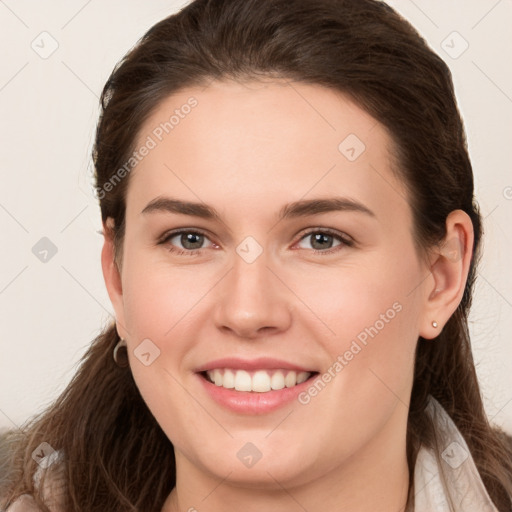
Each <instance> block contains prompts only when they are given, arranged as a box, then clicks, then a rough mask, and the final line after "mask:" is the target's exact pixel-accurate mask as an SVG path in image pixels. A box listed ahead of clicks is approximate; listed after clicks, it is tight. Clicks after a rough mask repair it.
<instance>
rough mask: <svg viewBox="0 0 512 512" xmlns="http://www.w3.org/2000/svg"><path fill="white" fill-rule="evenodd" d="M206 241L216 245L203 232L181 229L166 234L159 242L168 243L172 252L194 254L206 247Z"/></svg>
mask: <svg viewBox="0 0 512 512" xmlns="http://www.w3.org/2000/svg"><path fill="white" fill-rule="evenodd" d="M205 241H209V242H210V245H211V246H214V244H213V243H212V242H211V241H210V240H209V238H208V237H207V236H206V235H205V234H203V233H201V232H198V231H190V230H181V231H174V232H172V233H168V234H166V235H164V237H163V238H162V239H161V240H160V242H159V244H166V245H168V250H169V251H170V252H175V253H177V254H187V255H193V254H197V253H198V252H199V251H201V249H204V248H205V247H204V243H205Z"/></svg>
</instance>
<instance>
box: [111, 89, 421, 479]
mask: <svg viewBox="0 0 512 512" xmlns="http://www.w3.org/2000/svg"><path fill="white" fill-rule="evenodd" d="M172 116H173V117H172ZM166 123H167V124H166ZM143 147H145V148H146V149H143ZM136 148H137V152H138V153H137V154H138V157H136V158H137V161H138V163H137V165H136V167H135V169H134V170H133V171H131V175H130V183H129V188H128V193H127V198H126V201H127V203H126V204H127V209H126V231H125V238H124V242H123V260H122V269H121V281H120V286H121V288H118V289H117V290H114V288H115V287H112V286H110V287H109V292H110V293H111V297H112V300H113V303H114V307H115V310H116V316H117V319H118V330H119V332H120V334H121V335H122V336H123V337H125V338H126V339H127V343H128V352H129V357H130V366H131V369H132V372H133V376H134V378H135V381H136V383H137V386H138V387H139V389H140V392H141V394H142V396H143V398H144V400H145V401H146V403H147V405H148V407H149V408H150V410H151V412H152V413H153V415H154V416H155V418H156V419H157V421H158V423H159V424H160V425H161V427H162V429H163V430H164V431H165V433H166V434H167V436H168V437H169V439H170V440H171V441H172V443H173V445H174V447H175V450H176V457H177V464H178V472H179V471H180V467H183V468H184V467H189V469H190V470H191V471H192V470H193V471H195V472H197V474H199V473H200V474H203V475H208V476H209V477H211V478H212V480H214V481H216V482H218V481H219V478H222V479H224V478H226V475H228V476H227V479H228V480H229V481H232V482H239V483H244V485H245V484H248V483H249V482H251V483H252V484H254V485H256V484H257V485H265V484H266V483H268V484H269V485H270V484H271V485H273V486H275V481H278V482H280V483H281V484H282V485H283V486H288V485H293V484H301V483H304V482H307V481H312V480H314V479H316V478H319V477H322V476H325V475H326V474H328V473H329V472H331V471H334V470H335V469H336V468H341V467H343V466H344V465H345V466H346V467H348V465H350V464H352V465H353V464H355V461H356V460H359V461H364V460H369V459H368V457H371V458H372V459H373V458H375V457H379V458H380V459H381V460H385V459H386V457H388V456H389V454H390V453H391V452H392V451H394V453H396V450H402V452H401V453H405V452H404V451H403V450H405V432H406V423H407V412H408V409H407V407H408V403H409V396H410V391H411V386H412V374H413V361H414V352H415V347H416V342H417V339H418V336H419V334H421V329H422V327H421V326H422V325H423V324H424V323H425V318H424V317H425V311H424V304H425V298H426V296H427V291H426V290H427V288H428V286H427V285H426V284H425V283H427V284H428V285H430V284H431V282H430V281H429V280H428V279H427V281H425V276H426V275H428V273H427V272H426V270H425V268H424V267H423V264H422V263H421V261H420V259H419V257H418V254H417V252H416V250H415V246H414V242H413V224H412V213H411V208H410V205H409V203H408V196H407V192H406V190H405V187H404V185H403V184H402V183H401V182H400V181H399V180H398V179H397V177H396V176H395V175H394V173H393V171H392V157H391V140H390V137H389V135H388V134H387V132H386V131H385V129H384V128H383V126H382V125H381V124H379V123H378V122H376V121H375V119H373V118H372V117H370V116H369V115H368V114H366V113H365V112H364V111H362V110H361V109H360V108H358V107H357V106H355V104H354V103H352V102H351V101H349V100H348V99H347V98H346V97H344V96H343V95H340V94H338V93H335V92H333V91H331V90H328V89H326V88H323V87H320V86H314V85H306V84H300V83H286V82H284V81H272V82H266V83H256V82H247V83H245V84H237V83H231V82H227V81H226V82H213V83H212V84H210V85H209V86H208V87H207V88H204V89H200V88H189V89H186V90H183V91H182V92H180V93H178V94H174V95H173V96H172V97H169V98H168V99H167V100H166V101H165V102H164V103H162V104H161V105H160V106H159V108H158V109H157V110H156V111H155V112H154V113H153V114H152V115H151V117H150V118H149V119H148V120H147V122H146V123H145V125H144V128H143V129H142V130H141V132H140V133H139V135H138V142H137V145H136ZM125 179H126V178H125ZM191 203H193V204H191ZM220 360H224V361H220ZM294 368H295V369H296V371H297V373H296V375H295V377H297V376H298V378H299V384H298V385H294V384H295V383H296V378H294V374H293V373H292V370H293V369H294ZM205 369H211V370H215V369H216V370H217V371H212V372H210V376H211V377H212V378H213V379H214V380H217V384H218V385H216V384H214V383H211V382H209V381H207V379H206V378H205V374H204V373H201V371H203V370H205ZM301 372H307V373H305V374H304V373H302V374H301V375H299V374H300V373H301ZM310 374H312V376H311V377H310V378H309V380H307V381H305V382H302V383H300V381H301V380H302V379H304V378H306V377H308V376H309V375H310ZM220 384H222V385H220ZM233 385H235V386H236V389H233V388H232V386H233ZM224 386H225V387H224ZM283 386H284V388H283ZM287 386H290V387H287ZM269 387H271V388H272V387H273V388H276V389H273V390H271V391H268V388H269ZM229 388H231V389H229ZM279 388H283V389H279ZM249 389H250V390H251V391H248V390H249ZM253 389H256V391H255V390H253ZM370 454H371V455H370ZM354 456H356V457H354ZM365 457H366V458H365Z"/></svg>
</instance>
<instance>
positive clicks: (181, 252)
mask: <svg viewBox="0 0 512 512" xmlns="http://www.w3.org/2000/svg"><path fill="white" fill-rule="evenodd" d="M184 233H188V234H194V235H202V236H204V237H206V238H208V235H207V234H206V233H204V232H203V231H201V230H192V229H179V230H176V231H171V232H170V233H166V234H164V235H163V236H162V237H161V239H160V241H159V242H158V245H163V244H166V243H167V242H168V241H169V240H170V239H171V238H174V237H175V236H176V235H182V234H184ZM312 234H325V235H330V236H333V237H334V238H337V239H338V240H339V241H340V242H341V244H340V245H336V246H334V247H331V248H330V249H326V250H325V251H321V250H319V249H306V250H310V251H312V252H313V254H319V255H322V256H325V255H328V254H332V253H334V252H337V251H339V250H341V249H342V248H343V247H353V246H354V245H355V242H354V240H353V239H352V238H350V237H349V236H348V235H344V234H340V233H339V232H337V231H334V230H332V229H329V228H312V229H310V230H308V231H307V232H306V233H303V234H302V236H301V237H300V238H299V239H298V240H297V242H296V243H298V242H300V241H301V240H303V239H304V238H306V237H308V236H309V235H312ZM167 250H168V251H169V252H171V253H173V254H176V255H178V256H195V255H197V254H199V253H200V252H201V251H202V250H204V249H190V250H186V249H177V248H176V247H174V246H172V245H169V247H168V248H167Z"/></svg>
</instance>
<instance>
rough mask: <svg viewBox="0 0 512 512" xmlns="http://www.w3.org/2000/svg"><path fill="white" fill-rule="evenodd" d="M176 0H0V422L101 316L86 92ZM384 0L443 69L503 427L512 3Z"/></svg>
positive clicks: (30, 402) (508, 382)
mask: <svg viewBox="0 0 512 512" xmlns="http://www.w3.org/2000/svg"><path fill="white" fill-rule="evenodd" d="M183 3H184V2H173V1H169V0H167V1H163V0H150V1H147V0H146V1H142V0H131V1H126V0H125V1H121V0H106V1H105V0H104V1H100V0H89V1H87V0H85V1H84V0H81V1H79V0H72V1H70V0H66V1H64V0H60V1H57V0H51V1H45V2H37V1H35V0H32V1H28V0H18V1H14V0H1V1H0V27H1V30H0V45H1V47H2V49H3V51H2V57H1V66H0V108H1V120H2V123H1V128H0V129H1V131H0V139H1V141H2V159H1V167H0V168H1V173H2V174H1V187H0V229H1V235H2V239H1V248H2V250H1V252H0V329H1V333H0V348H1V351H0V428H2V427H13V426H15V425H21V424H22V423H23V421H25V420H26V419H27V418H28V417H29V416H30V415H32V414H34V413H36V412H39V411H41V410H42V408H43V407H44V406H45V405H47V404H48V403H50V402H51V401H52V400H53V399H54V398H55V397H56V396H57V394H58V393H59V392H60V391H61V390H62V389H63V388H64V386H65V385H66V383H67V382H68V381H69V379H70V378H71V376H72V375H73V373H74V371H75V368H76V364H77V362H78V360H79V358H80V356H81V355H82V354H83V352H84V350H85V348H86V347H87V345H88V344H89V343H90V341H91V340H92V339H93V337H94V336H95V335H96V334H97V333H98V332H99V330H100V327H101V326H102V325H104V324H105V322H107V321H108V320H109V318H110V314H111V311H112V309H111V306H110V303H109V299H108V296H107V293H106V291H105V288H104V284H103V278H102V275H101V268H100V249H101V241H102V239H101V236H100V235H99V234H98V230H99V229H100V228H101V223H100V214H99V208H98V206H97V204H96V201H95V199H94V197H93V195H92V185H91V183H92V182H91V163H90V149H91V140H92V135H93V132H94V128H95V122H96V118H97V114H98V108H97V104H98V96H99V94H100V91H101V88H102V86H103V84H104V82H105V80H106V79H107V77H108V75H109V73H110V71H111V70H112V68H113V66H114V64H115V63H116V62H117V60H118V59H120V58H121V57H122V56H123V54H124V53H125V51H127V50H128V49H129V48H130V47H131V46H132V45H133V44H134V43H135V42H136V40H137V39H138V38H139V37H140V36H142V35H143V33H144V32H145V31H146V30H147V29H148V28H149V27H150V26H151V25H152V24H153V23H155V22H156V21H159V20H160V19H162V18H164V17H165V16H167V15H168V14H170V13H172V12H173V11H175V10H176V9H177V8H178V7H179V6H180V5H182V4H183ZM389 3H390V4H391V5H392V6H394V7H395V8H397V9H398V10H399V11H400V12H401V13H402V14H403V15H404V16H405V17H406V18H407V19H409V20H410V21H411V22H412V23H413V25H414V26H415V27H416V28H417V29H418V30H419V31H420V33H421V34H422V35H423V36H424V37H425V38H426V39H427V41H428V42H429V44H430V45H431V46H432V48H434V50H435V51H436V52H438V53H439V54H440V55H441V56H442V57H443V58H444V59H445V60H446V62H447V63H448V65H449V66H450V68H451V69H452V72H453V75H454V81H455V85H456V91H457V95H458V98H459V102H460V108H461V111H462V114H463V117H464V119H465V123H466V128H467V133H468V141H469V147H470V154H471V157H472V162H473V166H474V170H475V177H476V184H477V194H478V198H479V201H480V204H481V209H482V213H483V216H484V217H485V225H484V226H485V230H486V237H485V256H484V259H483V261H482V265H481V267H480V272H479V277H478V285H477V293H476V297H475V302H474V308H473V312H472V315H471V331H472V335H473V345H474V353H475V359H476V362H477V371H478V375H479V377H480V380H481V385H482V392H483V395H484V398H485V405H486V409H487V412H488V414H489V417H490V418H491V419H492V422H494V423H497V424H499V425H502V426H503V427H504V428H505V429H506V430H507V431H508V432H509V433H511V434H512V340H511V334H512V291H511V290H512V265H511V264H510V260H511V257H510V255H511V254H512V236H511V228H510V226H511V223H512V173H511V171H510V169H511V163H512V152H511V146H512V143H511V120H512V67H511V66H510V62H511V53H512V52H511V50H512V40H511V30H510V27H511V21H512V1H511V0H489V1H487V0H471V1H468V0H457V1H454V0H452V1H445V0H432V1H426V0H415V1H412V0H394V1H390V2H389ZM42 32H47V34H43V35H40V34H41V33H42ZM454 32H457V34H453V33H454ZM57 45H58V47H57ZM466 46H468V47H467V49H465V48H466ZM54 48H56V49H55V51H54V52H53V53H52V54H51V55H49V56H48V55H46V54H45V52H46V53H49V52H50V51H51V50H53V49H54ZM464 49H465V51H464V52H463V53H462V51H463V50H464ZM42 57H46V58H42ZM42 237H47V238H48V239H50V240H51V242H52V243H53V244H54V246H55V248H56V250H57V252H56V254H55V255H53V256H52V255H51V253H49V254H48V256H47V258H48V261H47V262H45V263H44V262H42V261H40V260H39V259H38V258H37V257H36V256H35V255H34V253H33V252H32V248H33V247H34V245H35V244H36V243H37V242H38V241H39V240H40V239H41V238H42Z"/></svg>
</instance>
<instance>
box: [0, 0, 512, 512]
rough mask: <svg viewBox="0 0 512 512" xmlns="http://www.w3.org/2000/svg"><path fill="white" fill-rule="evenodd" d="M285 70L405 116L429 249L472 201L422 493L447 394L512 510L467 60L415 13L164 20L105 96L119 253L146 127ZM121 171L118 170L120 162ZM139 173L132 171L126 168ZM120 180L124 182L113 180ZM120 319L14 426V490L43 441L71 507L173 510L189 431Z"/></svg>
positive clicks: (428, 429)
mask: <svg viewBox="0 0 512 512" xmlns="http://www.w3.org/2000/svg"><path fill="white" fill-rule="evenodd" d="M226 77H229V78H232V79H236V80H241V81H243V80H246V79H257V78H258V77H281V78H286V79H289V80H296V81H301V82H305V83H311V84H318V85H322V86H325V87H329V88H332V89H335V90H338V91H341V92H343V93H344V94H346V95H348V96H349V97H351V98H352V99H353V100H355V101H356V103H357V104H358V105H359V106H360V107H361V108H363V109H364V110H366V111H367V112H368V113H369V114H370V115H372V116H373V117H374V118H375V119H377V120H378V121H379V122H380V123H382V124H383V125H384V126H385V127H387V129H388V130H389V131H390V133H391V135H392V138H393V141H394V144H395V146H396V154H397V159H398V162H399V166H398V171H397V172H398V173H399V174H400V178H401V179H402V180H403V181H404V183H405V184H406V185H407V187H408V189H409V192H410V194H409V196H410V198H411V199H410V201H411V207H412V210H413V215H414V223H415V240H416V242H417V245H418V248H419V250H425V249H427V248H429V247H431V246H432V245H433V244H438V243H439V242H440V241H441V240H442V239H443V237H444V235H445V221H446V218H447V216H448V214H449V213H450V212H451V211H452V210H455V209H462V210H464V211H465V212H466V213H467V214H468V215H469V216H470V217H471V220H472V222H473V226H474V233H475V246H474V254H473V259H472V265H471V269H470V272H469V278H468V281H467V284H466V288H465V293H464V296H463V298H462V301H461V303H460V305H459V307H458V309H457V311H456V312H455V314H454V315H453V316H452V317H451V318H450V320H449V321H448V323H447V324H446V326H445V327H444V328H443V330H442V332H441V334H440V335H439V337H438V338H437V339H436V341H435V342H430V341H427V340H423V339H421V338H420V339H419V340H418V345H417V351H416V362H415V369H414V384H413V388H412V396H411V402H410V409H409V418H408V427H407V440H406V441H407V458H408V465H409V472H410V484H411V485H410V489H411V492H410V494H409V504H411V503H413V500H414V496H413V493H412V489H413V486H412V482H413V476H414V464H415V460H416V455H417V453H418V450H419V448H420V445H421V444H422V443H423V444H425V445H427V446H433V438H434V436H435V431H434V427H433V425H432V424H431V423H430V422H429V421H428V418H427V416H426V412H425V406H426V404H427V398H428V396H429V395H432V396H434V397H435V398H436V399H437V400H438V401H439V402H440V403H441V405H442V406H443V407H444V408H445V409H446V411H447V412H448V414H449V415H450V416H451V418H452V419H453V420H454V422H455V424H456V425H457V427H458V428H459V429H460V431H461V433H462V435H463V436H464V438H465V439H466V442H467V444H468V446H469V448H470V450H471V453H472V456H473V458H474V460H475V463H476V466H477V468H478V471H479V473H480V475H481V477H482V480H483V482H484V484H485V487H486V488H487V490H488V492H489V495H490V496H491V498H492V500H493V501H494V503H495V504H496V506H497V507H498V508H499V510H500V511H502V512H505V511H509V510H511V506H512V504H511V501H510V496H511V495H512V452H511V451H510V449H509V447H508V445H507V444H506V442H505V440H504V435H503V432H502V431H501V430H500V429H498V428H497V427H492V426H491V425H490V423H489V421H488V419H487V417H486V414H485V410H484V407H483V403H482V398H481V395H480V388H479V385H478V381H477V376H476V372H475V365H474V361H473V357H472V353H471V345H470V339H469V333H468V323H467V316H468V310H469V307H470V303H471V296H472V288H473V283H474V279H475V266H476V263H477V260H478V248H479V242H480V238H481V234H482V227H481V218H480V214H479V211H478V207H477V205H476V203H475V201H474V197H473V175H472V168H471V163H470V160H469V157H468V152H467V146H466V140H465V133H464V128H463V124H462V121H461V118H460V114H459V112H458V108H457V104H456V99H455V96H454V91H453V84H452V79H451V74H450V71H449V69H448V67H447V66H446V64H445V63H444V62H443V61H442V60H441V59H440V58H439V57H438V56H437V55H436V54H435V53H434V52H433V51H432V50H430V49H429V48H428V46H427V45H426V43H425V42H424V41H423V39H422V38H421V37H420V36H419V34H418V33H417V32H416V31H415V30H414V29H413V28H412V27H411V25H410V24H409V23H408V22H406V21H405V20H404V19H402V18H401V17H400V16H399V15H398V14H397V13H396V12H395V11H394V10H392V9H391V8H390V7H389V6H387V5H386V4H384V3H382V2H380V1H376V0H314V1H313V0H243V1H241V0H196V1H194V2H192V3H191V4H189V5H188V6H186V7H185V8H184V9H182V10H181V11H180V12H179V13H177V14H175V15H172V16H170V17H168V18H166V19H164V20H162V21H161V22H159V23H157V24H156V25H155V26H153V27H152V28H151V29H150V30H149V31H148V32H147V33H146V34H145V35H144V36H143V37H142V39H141V40H140V41H139V42H138V44H137V45H136V46H135V47H134V48H133V49H132V50H131V51H130V52H129V53H128V54H127V55H126V56H125V57H124V59H123V60H122V61H121V62H120V63H119V64H118V65H117V66H116V68H115V69H114V71H113V72H112V74H111V76H110V77H109V79H108V81H107V83H106V85H105V87H104V89H103V93H102V96H101V106H102V112H101V116H100V119H99V123H98V127H97V132H96V139H95V146H94V151H93V160H94V164H95V169H96V191H97V193H98V198H99V200H100V207H101V215H102V220H103V221H104V222H105V221H106V220H107V218H109V217H111V218H113V220H114V227H113V231H112V233H109V236H110V235H111V236H113V237H114V239H115V241H116V248H117V250H116V254H117V261H118V263H120V262H121V256H122V253H121V249H122V241H123V233H124V220H125V206H126V204H125V198H126V191H127V187H128V184H129V181H130V180H129V172H127V173H126V172H125V173H123V177H122V179H117V178H119V176H120V175H121V174H120V173H119V169H121V168H123V166H124V165H125V163H126V162H128V161H129V159H130V157H131V156H132V154H133V152H134V150H135V149H136V148H135V147H134V146H135V138H136V136H137V134H138V133H139V131H140V129H141V126H142V124H143V123H144V121H145V120H146V119H147V118H148V116H149V115H150V114H151V113H152V112H154V111H155V109H157V108H158V106H159V104H160V103H161V102H162V100H164V99H165V98H166V97H168V96H169V95H170V94H172V93H174V92H177V91H178V90H181V89H184V88H186V87H189V86H197V85H203V84H207V83H208V82H209V81H211V80H215V79H219V80H220V79H223V78H226ZM116 173H117V178H116V180H117V181H115V182H114V178H115V175H116ZM124 174H126V175H124ZM109 183H110V186H109V185H108V184H109ZM118 341H119V338H118V335H117V332H116V329H115V325H114V324H113V325H110V326H108V327H107V328H106V329H105V331H104V332H103V333H102V334H101V335H100V336H98V337H97V338H96V339H95V340H94V341H93V343H92V345H91V347H90V348H89V350H88V352H87V353H86V354H85V356H84V357H83V359H82V361H81V366H80V368H79V370H78V372H77V373H76V375H75V377H74V378H73V380H72V381H71V382H70V384H69V385H68V387H67V388H66V390H65V391H64V392H63V394H62V395H61V396H60V397H59V398H58V399H57V400H56V401H55V403H54V404H53V405H52V406H51V407H49V408H48V410H47V411H46V412H44V413H43V414H42V415H40V416H39V417H37V418H35V419H34V420H32V422H31V423H29V424H28V425H26V426H25V427H24V428H23V430H22V431H20V432H18V433H15V432H14V433H12V435H11V437H12V443H13V450H12V462H11V466H12V468H11V471H10V479H9V480H8V481H7V483H6V484H5V486H4V487H5V489H3V490H2V493H0V494H3V495H6V496H7V499H8V500H12V499H14V498H15V497H16V496H19V495H20V494H22V493H29V494H33V495H34V496H35V497H36V501H37V503H38V504H39V505H40V506H41V507H42V508H43V510H47V509H46V508H44V506H43V501H44V496H42V495H41V493H40V492H39V491H38V490H37V489H35V488H34V485H33V481H32V476H33V474H34V471H35V470H36V468H37V463H36V462H35V461H34V460H33V459H32V456H31V454H32V453H33V451H34V450H35V449H36V448H37V447H38V445H39V444H40V443H42V442H46V443H48V444H49V445H50V446H51V447H53V448H54V449H55V450H60V451H61V453H63V454H65V458H64V461H63V463H62V464H59V465H56V464H54V465H52V466H50V468H49V471H48V475H50V474H51V470H52V468H55V469H54V471H56V468H57V467H59V468H60V469H59V471H60V473H59V481H61V482H62V487H61V492H62V495H61V499H62V503H63V504H64V508H65V510H74V511H84V512H85V511H87V512H93V511H98V512H99V511H101V512H104V511H105V510H116V511H136V510H138V511H144V512H153V511H154V512H160V511H161V508H162V506H163V503H164V501H165V499H166V497H167V496H168V494H169V493H170V492H171V490H172V488H173V487H174V485H175V481H176V473H175V460H174V451H173V446H172V444H171V443H170V441H169V439H168V438H167V437H166V436H165V434H164V433H163V431H162V430H161V428H160V427H159V425H158V423H157V422H156V420H155V419H154V417H153V416H152V415H151V413H150V412H149V410H148V408H147V406H146V404H145V403H144V401H143V399H142V397H141V396H140V394H139V392H138V389H137V387H136V385H135V383H134V380H133V378H132V375H131V372H130V369H129V368H120V367H118V366H117V365H116V364H115V363H114V361H113V359H112V350H113V348H114V347H115V345H116V344H117V342H118Z"/></svg>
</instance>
